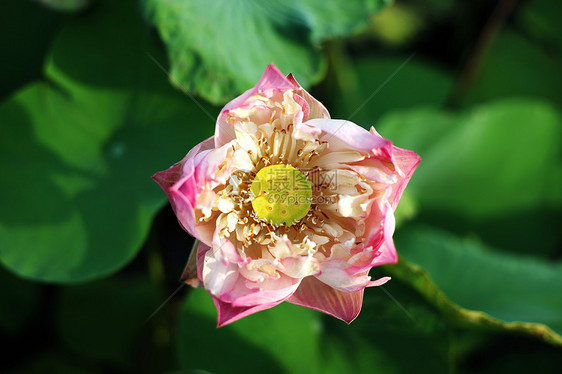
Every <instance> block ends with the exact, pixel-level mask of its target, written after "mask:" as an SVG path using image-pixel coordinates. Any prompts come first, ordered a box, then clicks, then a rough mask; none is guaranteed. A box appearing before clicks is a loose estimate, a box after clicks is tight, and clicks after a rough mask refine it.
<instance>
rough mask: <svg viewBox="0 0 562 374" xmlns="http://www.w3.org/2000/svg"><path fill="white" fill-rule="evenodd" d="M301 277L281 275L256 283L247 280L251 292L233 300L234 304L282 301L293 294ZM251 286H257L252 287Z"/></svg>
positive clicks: (247, 304)
mask: <svg viewBox="0 0 562 374" xmlns="http://www.w3.org/2000/svg"><path fill="white" fill-rule="evenodd" d="M300 281H301V280H300V279H296V278H291V277H288V276H286V275H281V277H279V278H278V279H266V280H265V281H263V282H261V283H259V284H256V283H252V282H248V281H247V282H246V287H247V288H248V289H249V290H250V292H249V293H248V294H246V295H244V296H241V297H237V298H236V299H234V300H233V301H232V305H233V306H252V305H258V304H268V303H275V302H281V301H283V300H285V299H286V298H288V297H289V296H291V295H292V294H293V293H294V292H295V290H296V289H297V287H298V286H299V284H300ZM251 287H255V288H253V289H251Z"/></svg>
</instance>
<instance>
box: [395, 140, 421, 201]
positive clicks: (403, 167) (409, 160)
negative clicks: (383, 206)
mask: <svg viewBox="0 0 562 374" xmlns="http://www.w3.org/2000/svg"><path fill="white" fill-rule="evenodd" d="M392 157H393V159H394V165H395V166H396V167H397V168H398V169H399V170H400V172H401V174H402V175H401V177H400V179H399V180H398V182H397V183H395V184H394V185H393V186H392V193H391V196H390V197H389V201H390V204H391V205H392V209H396V206H397V205H398V202H399V201H400V197H401V196H402V193H403V192H404V189H405V188H406V185H407V184H408V182H409V181H410V178H412V174H414V171H415V170H416V168H417V167H418V164H419V163H420V161H421V157H420V156H418V155H417V154H416V153H415V152H413V151H409V150H407V149H402V148H398V147H395V146H392Z"/></svg>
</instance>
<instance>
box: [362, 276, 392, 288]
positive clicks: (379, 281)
mask: <svg viewBox="0 0 562 374" xmlns="http://www.w3.org/2000/svg"><path fill="white" fill-rule="evenodd" d="M390 279H391V278H390V277H381V278H379V279H377V280H374V281H370V282H369V284H368V285H367V287H378V286H382V285H383V284H386V282H388V281H389V280H390Z"/></svg>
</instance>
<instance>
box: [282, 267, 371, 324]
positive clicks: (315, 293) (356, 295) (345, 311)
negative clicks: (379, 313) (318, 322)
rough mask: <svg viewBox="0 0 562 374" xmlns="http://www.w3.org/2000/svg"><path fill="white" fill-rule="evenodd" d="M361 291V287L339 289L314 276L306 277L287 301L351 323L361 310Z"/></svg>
mask: <svg viewBox="0 0 562 374" xmlns="http://www.w3.org/2000/svg"><path fill="white" fill-rule="evenodd" d="M363 292H364V290H363V289H361V290H359V291H356V292H343V291H339V290H336V289H334V288H332V287H330V286H328V285H327V284H325V283H322V282H321V281H319V280H318V279H316V278H315V277H306V278H304V279H303V280H302V282H301V284H300V286H299V288H298V289H297V291H296V292H295V293H294V294H293V295H292V296H291V297H290V298H288V299H287V302H289V303H291V304H295V305H300V306H303V307H305V308H310V309H314V310H317V311H319V312H322V313H326V314H328V315H331V316H333V317H336V318H338V319H341V320H342V321H344V322H346V323H351V322H352V321H353V320H354V319H355V318H357V316H358V315H359V312H360V311H361V305H362V304H363Z"/></svg>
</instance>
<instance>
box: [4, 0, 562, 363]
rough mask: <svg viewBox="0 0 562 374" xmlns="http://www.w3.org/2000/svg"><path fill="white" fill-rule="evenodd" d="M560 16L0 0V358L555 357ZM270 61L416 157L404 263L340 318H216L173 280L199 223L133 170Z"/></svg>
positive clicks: (518, 5) (409, 5)
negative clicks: (185, 223) (189, 222)
mask: <svg viewBox="0 0 562 374" xmlns="http://www.w3.org/2000/svg"><path fill="white" fill-rule="evenodd" d="M561 15H562V6H561V5H560V3H559V2H556V1H554V0H527V1H524V0H522V1H515V0H499V1H485V0H475V1H470V2H469V1H460V0H457V1H454V0H404V1H395V2H394V3H392V2H390V1H386V0H357V1H343V0H323V1H320V0H300V1H299V0H284V1H280V0H269V1H259V0H232V1H226V0H222V1H219V0H138V1H135V0H120V1H117V0H114V1H111V0H34V1H32V0H3V1H2V2H1V3H0V31H1V32H0V51H1V53H2V54H1V56H2V58H1V59H0V75H1V77H2V79H1V85H0V100H1V103H0V170H1V178H0V265H1V266H0V339H1V340H0V341H1V343H2V349H1V351H0V352H1V353H0V372H2V373H8V374H15V373H70V374H74V373H80V374H82V373H85V374H89V373H263V372H270V373H371V372H374V373H385V374H389V373H411V372H416V373H504V372H505V373H529V372H535V373H558V372H560V368H561V367H562V233H561V231H562V144H561V143H562V117H561V116H562V113H561V103H562V89H561V87H562V74H560V71H561V68H562V23H561V22H560V16H561ZM269 63H275V64H276V65H277V66H278V67H279V69H280V70H281V71H282V72H284V73H286V74H288V73H290V72H292V73H293V74H294V75H295V76H296V78H297V80H298V81H299V82H301V84H303V85H304V86H305V87H306V88H307V89H309V90H310V91H311V93H312V94H313V95H314V96H315V97H317V98H318V99H319V100H320V101H322V102H323V103H324V104H325V105H326V106H327V108H328V110H329V111H330V112H331V114H332V117H333V118H345V119H349V120H352V121H354V122H356V123H358V124H360V125H362V126H365V127H370V126H371V125H375V127H376V128H377V130H378V131H379V132H380V133H381V134H382V135H383V136H385V137H387V138H389V139H391V140H392V141H393V142H394V144H396V145H397V146H400V147H404V148H408V149H413V150H415V151H416V152H417V153H419V154H420V155H421V156H422V163H421V164H420V166H419V168H418V170H417V171H416V173H415V175H414V177H413V179H412V181H411V183H410V185H409V186H408V188H407V190H406V193H405V195H404V197H403V200H402V202H401V203H400V206H399V208H398V211H397V219H398V228H397V231H396V234H395V241H396V246H397V250H398V252H399V255H400V256H401V261H400V263H399V264H398V265H393V266H386V267H383V268H377V269H374V270H373V274H372V275H374V276H381V275H391V276H392V277H393V280H392V281H391V282H390V283H388V284H387V285H385V286H384V288H383V287H379V288H373V289H368V290H367V291H366V293H365V301H364V305H363V311H362V312H361V314H360V316H359V317H358V319H357V320H356V321H354V322H353V323H352V324H351V325H350V326H347V325H345V324H344V323H343V322H340V321H338V320H335V319H333V318H331V317H328V316H325V315H321V314H320V313H317V312H314V311H311V310H308V309H304V308H300V307H297V306H294V305H290V304H287V305H286V304H282V305H280V306H278V307H275V308H273V309H271V310H268V311H264V312H260V313H258V314H256V315H253V316H250V317H247V318H245V319H243V320H241V321H239V322H236V323H234V324H232V325H228V326H226V327H223V328H221V329H218V330H217V329H216V328H215V324H216V312H215V309H214V307H213V305H212V302H211V300H210V298H209V296H208V295H207V294H206V293H205V292H204V291H202V290H191V289H188V287H180V285H181V283H180V282H179V277H180V275H181V272H182V270H183V266H184V264H185V262H186V260H187V257H188V255H189V251H190V248H191V245H192V238H190V237H189V235H188V234H186V233H184V232H183V231H182V230H181V228H180V227H179V225H178V224H177V221H176V219H175V217H174V215H173V212H172V210H171V208H170V207H169V206H168V203H167V201H166V199H165V196H164V194H163V193H162V192H161V191H160V189H159V188H158V186H157V185H156V184H155V183H154V182H152V181H151V179H150V176H151V175H152V174H153V173H155V172H156V171H160V170H163V169H166V168H167V167H169V166H170V165H171V164H173V163H174V162H176V161H178V160H180V159H181V158H182V157H183V156H184V155H185V154H186V153H187V151H188V150H189V149H190V148H191V147H193V146H194V145H195V144H197V143H198V142H200V141H202V140H204V139H205V138H207V137H208V136H210V135H212V133H213V130H214V119H215V118H216V116H217V114H218V112H219V111H220V108H221V105H223V104H224V103H225V102H227V101H228V100H231V99H232V98H234V97H235V96H236V95H238V94H240V93H241V92H242V91H244V90H246V89H248V88H250V87H252V86H253V85H254V84H255V83H256V82H257V80H258V79H259V77H260V76H261V74H262V72H263V70H264V69H265V66H266V65H267V64H269ZM175 291H177V292H175ZM174 292H175V293H174ZM169 296H171V297H170V298H169V299H168V297H169Z"/></svg>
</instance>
